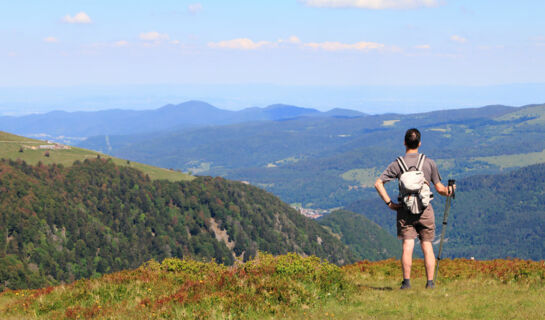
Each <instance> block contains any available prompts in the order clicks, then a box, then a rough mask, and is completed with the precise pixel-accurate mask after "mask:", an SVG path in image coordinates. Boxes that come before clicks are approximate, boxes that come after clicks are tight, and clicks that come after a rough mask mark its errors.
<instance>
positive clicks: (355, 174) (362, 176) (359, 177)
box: [341, 168, 380, 188]
mask: <svg viewBox="0 0 545 320" xmlns="http://www.w3.org/2000/svg"><path fill="white" fill-rule="evenodd" d="M379 175H380V171H378V170H377V168H366V169H352V170H349V171H346V172H345V173H343V174H341V177H342V178H343V179H344V180H347V181H358V182H359V183H360V185H361V186H362V187H367V188H370V187H372V186H373V185H374V184H375V180H376V179H377V177H378V176H379Z"/></svg>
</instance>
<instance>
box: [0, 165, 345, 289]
mask: <svg viewBox="0 0 545 320" xmlns="http://www.w3.org/2000/svg"><path fill="white" fill-rule="evenodd" d="M214 222H215V223H217V226H218V228H217V229H219V230H224V231H226V233H227V235H228V241H229V242H228V243H229V245H230V246H232V249H230V248H229V247H228V246H227V245H226V244H225V241H218V240H216V233H215V232H214V231H213V229H214ZM218 233H220V234H221V232H218ZM226 240H227V239H226ZM258 250H261V251H266V252H270V253H273V254H281V253H287V252H290V251H291V252H298V253H300V254H304V255H311V254H312V255H316V256H319V257H322V258H325V259H328V260H329V261H331V262H334V263H337V264H343V263H349V262H353V261H354V260H355V257H354V255H353V254H352V252H351V251H350V249H348V248H347V247H346V246H345V245H343V244H342V243H341V241H339V240H338V239H337V238H335V237H334V236H333V235H331V234H330V233H329V232H327V231H326V230H325V229H324V228H322V227H321V226H320V225H319V224H318V223H316V222H315V221H313V220H311V219H308V218H306V217H304V216H302V215H300V214H299V213H297V212H296V211H295V210H294V209H292V208H290V207H289V206H288V205H287V204H285V203H283V202H281V201H280V200H279V199H278V198H276V197H275V196H273V195H272V194H269V193H267V192H265V191H263V190H261V189H259V188H256V187H253V186H249V185H245V184H243V183H239V182H233V181H228V180H225V179H222V178H209V177H201V178H197V179H194V180H193V181H191V182H168V181H152V180H150V179H149V177H147V176H146V175H144V174H142V173H141V172H140V171H137V170H135V169H132V168H128V167H119V166H116V165H114V164H113V163H112V161H110V160H102V159H96V160H85V161H83V162H76V163H74V165H73V166H71V167H63V166H62V165H49V166H45V165H42V164H38V165H37V166H31V165H28V164H26V163H25V162H23V161H12V160H2V161H0V290H2V289H3V288H27V287H40V286H45V285H49V284H55V283H58V282H67V281H73V280H74V279H79V278H84V277H94V276H98V275H100V274H103V273H109V272H113V271H117V270H122V269H127V268H135V267H137V266H139V265H141V264H142V263H143V262H145V261H147V260H149V259H152V258H153V259H157V260H162V259H164V258H167V257H182V258H183V257H192V258H195V259H206V260H209V259H215V260H216V261H218V262H222V263H225V264H232V263H233V262H234V259H235V257H234V256H236V258H237V259H242V260H248V259H250V258H251V257H254V256H255V255H256V253H257V251H258Z"/></svg>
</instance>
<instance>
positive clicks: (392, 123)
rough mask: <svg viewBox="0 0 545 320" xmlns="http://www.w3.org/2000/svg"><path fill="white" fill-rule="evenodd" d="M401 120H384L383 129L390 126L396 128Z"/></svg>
mask: <svg viewBox="0 0 545 320" xmlns="http://www.w3.org/2000/svg"><path fill="white" fill-rule="evenodd" d="M399 121H400V120H384V121H382V126H383V127H390V126H394V125H395V124H396V122H399Z"/></svg>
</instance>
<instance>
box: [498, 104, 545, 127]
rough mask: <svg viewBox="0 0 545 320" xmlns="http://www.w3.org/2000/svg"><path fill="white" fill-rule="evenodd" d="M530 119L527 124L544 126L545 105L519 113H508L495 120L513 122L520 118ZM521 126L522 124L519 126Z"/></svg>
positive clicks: (524, 109) (519, 111)
mask: <svg viewBox="0 0 545 320" xmlns="http://www.w3.org/2000/svg"><path fill="white" fill-rule="evenodd" d="M525 117H530V118H533V119H531V120H528V121H525V122H524V123H525V124H544V123H545V105H538V106H532V107H526V108H522V109H520V110H518V111H515V112H511V113H508V114H506V115H503V116H501V117H497V118H495V119H494V120H497V121H512V120H517V119H520V118H525ZM519 125H520V124H519Z"/></svg>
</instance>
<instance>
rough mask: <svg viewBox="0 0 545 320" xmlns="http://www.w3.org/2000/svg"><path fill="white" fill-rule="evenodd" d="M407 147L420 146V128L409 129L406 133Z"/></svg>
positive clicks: (415, 147)
mask: <svg viewBox="0 0 545 320" xmlns="http://www.w3.org/2000/svg"><path fill="white" fill-rule="evenodd" d="M405 147H407V149H418V147H420V131H418V129H416V128H412V129H409V130H407V132H406V133H405Z"/></svg>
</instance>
